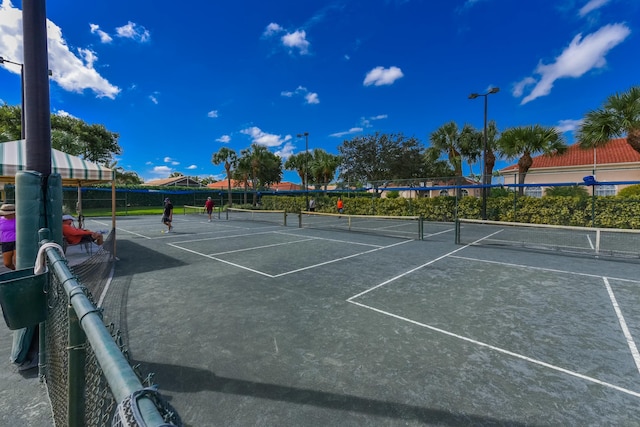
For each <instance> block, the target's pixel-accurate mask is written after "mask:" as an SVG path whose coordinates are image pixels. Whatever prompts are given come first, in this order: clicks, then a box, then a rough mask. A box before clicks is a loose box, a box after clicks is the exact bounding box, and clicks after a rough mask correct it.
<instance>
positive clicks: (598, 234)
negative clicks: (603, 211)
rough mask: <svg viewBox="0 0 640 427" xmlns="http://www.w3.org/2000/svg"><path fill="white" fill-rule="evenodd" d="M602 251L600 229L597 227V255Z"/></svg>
mask: <svg viewBox="0 0 640 427" xmlns="http://www.w3.org/2000/svg"><path fill="white" fill-rule="evenodd" d="M599 253H600V229H599V228H596V255H598V254H599Z"/></svg>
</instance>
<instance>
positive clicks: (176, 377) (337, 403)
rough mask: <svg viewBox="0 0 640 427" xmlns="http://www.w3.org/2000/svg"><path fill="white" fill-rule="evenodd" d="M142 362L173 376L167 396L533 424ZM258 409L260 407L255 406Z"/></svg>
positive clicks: (456, 422) (450, 422)
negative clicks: (207, 394) (204, 395)
mask: <svg viewBox="0 0 640 427" xmlns="http://www.w3.org/2000/svg"><path fill="white" fill-rule="evenodd" d="M133 364H140V368H141V369H142V370H143V371H148V372H153V373H155V374H158V376H161V377H164V378H172V381H171V382H167V383H165V384H160V386H161V389H162V390H163V393H164V395H165V396H167V397H170V396H168V393H167V391H174V392H178V393H198V392H201V391H212V392H217V393H224V394H232V395H240V396H247V397H252V398H257V399H267V400H274V401H280V402H284V403H290V404H296V405H311V406H316V407H320V408H326V409H331V410H339V411H349V412H358V413H361V414H365V415H368V416H378V417H385V418H395V419H400V420H411V421H418V422H424V423H428V424H438V425H447V426H460V425H483V426H486V425H509V426H513V427H519V426H525V425H527V426H532V424H523V423H518V422H514V421H509V420H501V419H497V418H489V417H481V416H475V415H464V414H456V413H451V412H447V411H443V410H438V409H429V408H423V407H419V406H413V405H405V404H402V403H394V402H385V401H381V400H376V399H366V398H362V397H358V396H349V395H346V394H337V393H329V392H324V391H318V390H309V389H302V388H296V387H287V386H282V385H277V384H265V383H258V382H254V381H245V380H240V379H235V378H225V377H220V376H217V375H216V374H215V373H213V372H211V371H208V370H204V369H196V368H192V367H188V366H178V365H171V364H161V363H153V362H144V361H133ZM254 410H255V411H256V412H259V411H260V410H261V409H260V408H259V407H255V408H254ZM290 421H291V422H292V424H291V425H303V424H304V420H302V419H301V420H297V421H299V422H300V424H298V423H297V422H296V421H295V420H293V419H292V420H290Z"/></svg>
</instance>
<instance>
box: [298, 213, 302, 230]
mask: <svg viewBox="0 0 640 427" xmlns="http://www.w3.org/2000/svg"><path fill="white" fill-rule="evenodd" d="M298 228H302V211H300V212H298Z"/></svg>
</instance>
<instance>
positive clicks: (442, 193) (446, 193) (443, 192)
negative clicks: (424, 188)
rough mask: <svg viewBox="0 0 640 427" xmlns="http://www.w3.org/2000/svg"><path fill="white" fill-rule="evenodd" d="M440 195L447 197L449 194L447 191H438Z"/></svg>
mask: <svg viewBox="0 0 640 427" xmlns="http://www.w3.org/2000/svg"><path fill="white" fill-rule="evenodd" d="M440 195H441V196H448V195H449V192H448V191H447V190H440Z"/></svg>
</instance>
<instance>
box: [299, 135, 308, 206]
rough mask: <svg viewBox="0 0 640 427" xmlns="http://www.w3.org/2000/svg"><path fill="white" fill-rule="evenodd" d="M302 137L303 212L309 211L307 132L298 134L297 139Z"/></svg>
mask: <svg viewBox="0 0 640 427" xmlns="http://www.w3.org/2000/svg"><path fill="white" fill-rule="evenodd" d="M303 136H304V153H305V156H304V188H305V191H304V193H305V194H304V198H305V203H306V204H307V207H306V208H305V210H309V132H305V133H299V134H298V138H302V137H303Z"/></svg>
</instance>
